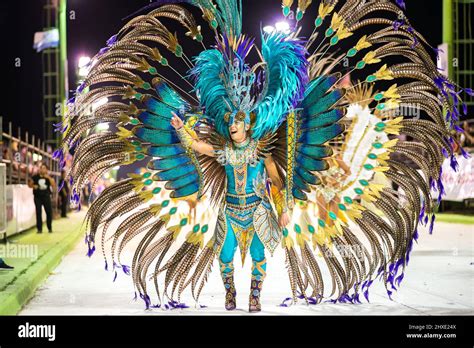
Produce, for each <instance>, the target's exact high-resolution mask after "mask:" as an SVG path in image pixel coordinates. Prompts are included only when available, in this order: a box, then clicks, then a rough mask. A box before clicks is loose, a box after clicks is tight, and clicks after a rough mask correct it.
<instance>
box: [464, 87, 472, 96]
mask: <svg viewBox="0 0 474 348" xmlns="http://www.w3.org/2000/svg"><path fill="white" fill-rule="evenodd" d="M464 92H466V93H467V94H468V95H470V96H471V97H474V91H473V90H472V89H471V88H465V89H464Z"/></svg>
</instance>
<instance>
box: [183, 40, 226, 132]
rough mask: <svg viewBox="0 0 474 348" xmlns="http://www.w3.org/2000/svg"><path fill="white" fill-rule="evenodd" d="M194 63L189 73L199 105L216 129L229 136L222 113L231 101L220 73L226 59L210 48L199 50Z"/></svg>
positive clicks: (224, 112) (222, 70) (223, 113)
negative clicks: (193, 78) (193, 79)
mask: <svg viewBox="0 0 474 348" xmlns="http://www.w3.org/2000/svg"><path fill="white" fill-rule="evenodd" d="M195 62H196V65H195V67H194V69H193V70H192V71H191V74H192V75H194V76H195V78H196V84H195V88H196V90H197V92H198V94H199V97H200V101H201V106H202V107H203V108H204V113H205V114H206V116H207V117H209V118H210V119H212V120H214V126H215V128H216V131H217V132H218V133H219V134H221V135H222V136H225V137H227V138H229V130H228V127H227V125H226V123H225V121H224V115H225V114H226V113H227V112H229V111H232V110H230V109H229V106H230V105H231V101H230V99H229V96H228V94H227V90H226V87H225V85H224V82H223V80H222V77H221V74H222V73H223V72H224V69H225V65H226V61H225V60H224V57H223V56H222V53H221V52H219V51H218V50H215V49H211V50H206V51H203V52H201V54H200V55H199V56H198V57H196V59H195Z"/></svg>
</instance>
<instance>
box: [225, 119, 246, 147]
mask: <svg viewBox="0 0 474 348" xmlns="http://www.w3.org/2000/svg"><path fill="white" fill-rule="evenodd" d="M248 128H249V126H247V125H245V123H244V122H243V121H235V122H234V123H232V124H231V125H230V126H229V133H230V137H231V138H232V140H233V141H235V142H236V143H241V142H243V141H244V140H245V139H246V138H247V130H248Z"/></svg>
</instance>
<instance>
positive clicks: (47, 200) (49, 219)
mask: <svg viewBox="0 0 474 348" xmlns="http://www.w3.org/2000/svg"><path fill="white" fill-rule="evenodd" d="M43 205H44V210H45V211H46V226H48V231H49V232H50V233H51V232H53V208H52V204H51V197H50V196H49V195H48V196H45V197H44V198H43Z"/></svg>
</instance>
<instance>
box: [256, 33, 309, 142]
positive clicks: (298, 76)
mask: <svg viewBox="0 0 474 348" xmlns="http://www.w3.org/2000/svg"><path fill="white" fill-rule="evenodd" d="M262 55H263V58H264V60H265V63H266V71H265V84H266V85H265V90H264V92H265V94H264V97H263V99H262V100H261V101H260V102H259V103H258V104H257V107H256V109H255V110H254V111H255V112H256V115H257V121H256V125H255V126H254V128H253V129H252V137H253V138H255V139H260V138H261V137H263V136H264V135H265V134H267V133H268V132H275V131H276V130H277V128H278V126H279V125H280V124H281V123H282V121H283V120H284V117H285V115H286V114H287V113H288V112H290V111H291V109H293V108H294V107H295V106H296V105H297V104H298V102H299V101H300V100H301V99H303V96H304V89H305V86H306V84H307V83H308V69H307V66H308V61H307V59H306V50H305V48H304V44H303V42H302V41H301V40H299V39H289V38H288V37H287V36H286V35H284V34H281V33H273V34H266V33H262Z"/></svg>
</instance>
